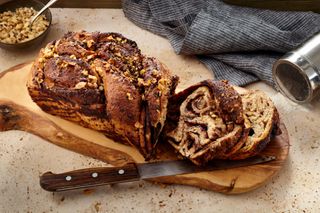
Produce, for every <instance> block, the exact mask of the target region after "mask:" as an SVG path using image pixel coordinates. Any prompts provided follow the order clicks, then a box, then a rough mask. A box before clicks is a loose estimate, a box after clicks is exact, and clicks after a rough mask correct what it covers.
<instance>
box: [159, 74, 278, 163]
mask: <svg viewBox="0 0 320 213" xmlns="http://www.w3.org/2000/svg"><path fill="white" fill-rule="evenodd" d="M278 125H279V116H278V113H277V110H276V108H275V107H274V105H273V103H272V101H271V100H270V99H269V98H268V97H267V96H266V95H265V94H264V93H263V92H260V91H249V92H246V93H244V94H239V93H238V92H237V91H236V90H235V89H234V88H233V87H232V86H230V85H228V83H227V82H223V81H222V82H220V81H210V80H207V81H203V82H201V83H199V84H197V85H194V86H191V87H189V88H188V89H186V90H184V91H182V92H180V93H178V94H176V95H174V96H172V97H171V98H170V101H169V107H168V115H167V124H166V126H165V129H164V132H163V138H164V140H166V141H168V142H169V143H170V144H171V145H172V146H173V147H174V148H175V149H176V150H177V151H178V152H179V153H180V154H181V155H182V156H184V157H186V158H188V159H190V160H191V161H192V162H193V163H195V164H197V165H204V164H206V163H207V162H208V161H210V160H212V159H233V160H236V159H244V158H248V157H252V156H254V155H256V154H258V153H259V152H260V151H261V150H262V149H263V148H264V147H265V146H266V145H267V144H268V142H269V141H270V137H271V136H272V135H276V134H279V128H278Z"/></svg>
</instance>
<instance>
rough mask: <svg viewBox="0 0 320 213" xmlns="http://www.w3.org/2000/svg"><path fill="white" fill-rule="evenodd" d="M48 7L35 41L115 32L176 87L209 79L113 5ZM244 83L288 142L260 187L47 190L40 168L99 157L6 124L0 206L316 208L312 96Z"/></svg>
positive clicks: (5, 56)
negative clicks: (265, 102) (272, 107)
mask: <svg viewBox="0 0 320 213" xmlns="http://www.w3.org/2000/svg"><path fill="white" fill-rule="evenodd" d="M52 12H53V26H52V29H51V32H50V34H49V36H48V38H47V39H46V41H45V42H44V43H43V44H45V43H47V42H48V41H50V40H53V39H57V38H59V37H60V36H62V35H63V34H64V33H65V32H67V31H77V30H87V31H106V32H107V31H114V32H121V33H122V34H124V35H125V36H127V37H129V38H131V39H133V40H135V41H137V43H138V45H139V47H140V48H141V49H142V51H143V52H144V53H146V54H148V55H152V56H154V57H157V58H159V59H160V60H161V61H163V62H164V63H165V64H166V65H167V66H168V67H169V68H170V69H171V70H172V71H173V72H174V73H176V74H178V75H180V76H183V77H182V79H181V83H180V85H179V88H180V89H183V88H185V87H186V86H188V85H191V84H193V83H196V82H198V81H200V80H204V79H207V78H213V74H212V73H211V72H210V71H208V70H207V69H206V68H205V67H204V66H203V65H202V64H201V63H199V62H198V61H197V60H196V59H195V58H193V57H187V56H177V55H175V53H174V52H173V49H172V48H171V46H170V44H169V43H168V41H167V40H166V39H164V38H161V37H158V36H156V35H153V34H151V33H149V32H147V31H145V30H142V29H140V28H138V27H136V26H135V25H133V24H132V23H130V22H129V21H128V20H126V18H125V17H124V15H123V13H122V11H121V10H111V9H99V10H98V9H52ZM39 48H40V47H39ZM39 48H36V49H33V50H24V51H18V52H10V51H6V50H2V49H0V70H5V69H7V68H9V67H12V66H14V65H16V64H19V63H22V62H25V61H28V60H32V59H34V58H35V56H36V54H37V52H38V50H39ZM249 87H250V88H258V89H262V90H264V91H265V92H267V93H268V94H269V95H270V96H271V97H272V99H273V101H274V102H275V104H276V106H277V107H278V109H279V112H280V115H281V119H282V120H283V122H284V123H285V124H286V126H287V128H288V131H289V135H290V141H291V147H290V153H289V158H288V160H287V162H286V164H285V165H284V167H283V169H282V170H281V171H280V172H279V174H278V175H276V176H275V177H274V178H273V179H272V180H271V181H270V182H269V183H267V184H266V185H265V186H263V187H261V188H259V189H257V190H255V191H252V192H249V193H245V194H241V195H229V196H228V195H223V194H219V193H215V192H212V191H207V190H201V189H198V188H196V187H188V186H180V185H169V186H163V185H155V184H151V183H148V182H144V181H140V182H135V183H128V184H119V185H114V186H112V187H110V186H105V187H100V188H99V189H95V190H90V191H76V192H66V193H50V192H46V191H44V190H42V189H41V188H40V186H39V175H40V174H42V173H44V172H46V171H49V170H50V171H53V172H64V171H68V170H73V169H80V168H85V167H93V166H102V165H104V163H102V162H99V161H97V160H94V159H90V158H88V157H84V156H81V155H78V154H76V153H73V152H70V151H68V150H64V149H62V148H59V147H57V146H54V145H52V144H50V143H47V142H46V141H44V140H42V139H41V138H39V137H36V136H33V135H31V134H28V133H25V132H20V131H9V132H1V133H0V212H1V213H6V212H8V213H11V212H238V213H240V212H320V201H319V200H320V174H319V173H320V164H319V159H320V131H319V129H318V128H319V126H320V121H319V120H318V119H319V115H320V107H319V106H320V103H319V101H317V102H314V103H313V104H310V105H307V106H300V105H297V104H294V103H292V102H290V101H288V100H287V99H285V98H284V97H283V96H282V95H281V94H279V93H277V92H275V91H274V90H273V89H272V88H270V87H269V86H267V85H265V84H263V83H256V84H253V85H250V86H249ZM0 92H1V91H0Z"/></svg>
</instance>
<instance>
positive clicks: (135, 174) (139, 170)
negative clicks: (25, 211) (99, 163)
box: [40, 156, 276, 192]
mask: <svg viewBox="0 0 320 213" xmlns="http://www.w3.org/2000/svg"><path fill="white" fill-rule="evenodd" d="M275 159H276V157H274V156H256V157H252V158H248V159H244V160H238V161H231V160H214V161H211V162H210V163H209V164H208V165H207V166H204V167H199V166H196V165H194V164H193V163H191V162H190V161H188V160H174V161H160V162H153V163H138V164H135V163H129V164H126V165H124V166H120V167H98V168H88V169H80V170H75V171H70V172H66V173H61V174H54V173H52V172H46V173H44V174H43V175H42V176H40V186H41V187H42V188H43V189H45V190H47V191H51V192H57V191H67V190H74V189H84V188H90V187H96V186H102V185H107V184H115V183H123V182H132V181H138V180H145V179H151V178H157V177H164V176H173V175H181V174H188V173H195V172H205V171H213V170H221V169H230V168H237V167H243V166H250V165H255V164H260V163H266V162H269V161H272V160H275Z"/></svg>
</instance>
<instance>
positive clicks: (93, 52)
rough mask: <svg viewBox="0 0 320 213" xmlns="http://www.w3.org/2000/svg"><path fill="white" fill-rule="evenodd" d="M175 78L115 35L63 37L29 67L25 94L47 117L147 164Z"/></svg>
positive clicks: (162, 122) (47, 48) (69, 35)
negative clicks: (102, 137) (93, 133)
mask: <svg viewBox="0 0 320 213" xmlns="http://www.w3.org/2000/svg"><path fill="white" fill-rule="evenodd" d="M176 81H177V78H176V77H175V76H172V74H171V72H170V71H169V70H168V69H167V68H165V67H164V65H162V64H161V63H160V62H159V61H157V60H156V59H154V58H149V57H146V56H144V55H142V54H141V52H140V50H139V49H138V47H137V44H136V43H135V42H134V41H131V40H129V39H127V38H125V37H124V36H122V35H120V34H118V33H99V32H95V33H88V32H84V31H83V32H77V33H72V32H70V33H67V34H66V35H65V36H64V37H63V38H61V39H60V40H57V41H53V42H51V43H49V44H48V45H47V46H46V47H45V48H44V49H42V50H41V51H40V53H39V56H38V58H37V59H36V60H35V62H34V65H33V66H32V72H31V76H30V79H29V81H28V90H29V93H30V96H31V97H32V99H33V100H34V101H35V102H36V103H37V104H38V105H39V106H40V107H41V108H42V109H43V110H44V111H46V112H48V113H50V114H53V115H58V116H61V117H63V118H65V119H68V120H71V121H75V122H77V123H79V124H80V125H83V126H85V127H89V128H92V129H96V130H99V131H103V132H105V133H106V135H108V136H109V137H111V138H113V139H114V140H116V141H119V142H122V143H126V144H131V145H133V146H135V147H136V148H138V149H139V150H140V152H141V153H142V154H143V156H144V157H146V158H150V157H151V156H152V154H153V151H154V148H155V146H156V144H157V139H158V135H159V133H160V131H161V130H162V127H163V125H164V121H165V119H166V114H167V104H168V98H169V97H170V96H171V94H173V92H174V89H175V86H176Z"/></svg>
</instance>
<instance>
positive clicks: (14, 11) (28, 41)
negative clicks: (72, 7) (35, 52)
mask: <svg viewBox="0 0 320 213" xmlns="http://www.w3.org/2000/svg"><path fill="white" fill-rule="evenodd" d="M43 7H44V4H43V3H41V2H39V1H35V0H28V1H23V0H17V1H9V2H7V3H4V4H2V5H0V47H1V48H5V49H16V50H18V49H22V48H27V47H31V46H35V45H38V44H40V43H41V42H42V41H43V39H44V38H45V36H46V35H47V34H48V32H49V29H50V26H51V20H52V16H51V12H50V11H49V9H48V10H46V11H45V12H44V13H43V15H41V16H40V17H38V19H37V20H36V21H35V22H34V23H33V24H32V25H30V23H29V20H30V19H31V17H32V16H34V15H35V14H36V13H37V11H39V10H41V8H43Z"/></svg>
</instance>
